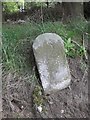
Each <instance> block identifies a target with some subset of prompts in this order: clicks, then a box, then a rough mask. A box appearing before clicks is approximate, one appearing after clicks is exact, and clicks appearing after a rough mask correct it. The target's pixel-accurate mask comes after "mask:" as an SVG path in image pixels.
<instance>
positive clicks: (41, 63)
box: [33, 33, 71, 94]
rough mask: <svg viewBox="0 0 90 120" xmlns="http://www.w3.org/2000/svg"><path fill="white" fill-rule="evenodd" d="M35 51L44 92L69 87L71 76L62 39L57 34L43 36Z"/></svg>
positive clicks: (37, 40)
mask: <svg viewBox="0 0 90 120" xmlns="http://www.w3.org/2000/svg"><path fill="white" fill-rule="evenodd" d="M33 51H34V56H35V59H36V63H37V68H38V71H39V74H40V79H41V82H42V86H43V89H44V92H45V93H46V94H50V93H52V92H55V91H58V90H62V89H64V88H66V87H68V85H69V84H70V81H71V75H70V70H69V66H68V62H67V59H66V55H65V50H64V44H63V40H62V38H61V37H60V36H59V35H57V34H55V33H44V34H41V35H39V36H38V37H37V38H36V39H35V41H34V43H33Z"/></svg>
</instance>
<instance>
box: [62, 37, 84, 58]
mask: <svg viewBox="0 0 90 120" xmlns="http://www.w3.org/2000/svg"><path fill="white" fill-rule="evenodd" d="M64 46H65V53H66V55H67V56H70V57H75V56H78V55H79V56H83V55H85V53H86V49H85V47H84V46H83V45H79V44H77V43H76V42H73V41H72V39H71V38H68V39H67V40H65V41H64Z"/></svg>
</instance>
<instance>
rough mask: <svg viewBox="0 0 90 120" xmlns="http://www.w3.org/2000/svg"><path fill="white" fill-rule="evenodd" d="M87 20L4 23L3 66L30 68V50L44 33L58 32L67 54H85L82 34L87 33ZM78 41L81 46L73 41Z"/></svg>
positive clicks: (20, 68) (16, 68) (13, 68)
mask: <svg viewBox="0 0 90 120" xmlns="http://www.w3.org/2000/svg"><path fill="white" fill-rule="evenodd" d="M86 26H87V22H86V21H78V22H76V23H75V22H72V24H71V23H69V24H67V25H64V24H63V23H61V22H45V23H43V24H41V23H40V24H37V23H33V22H31V23H25V24H3V26H2V34H3V39H2V42H3V45H2V60H3V68H4V69H6V70H7V69H8V70H16V71H21V70H24V71H26V70H30V69H31V66H32V65H31V64H32V63H30V62H29V61H28V62H27V57H28V60H30V59H31V57H30V54H31V53H29V51H30V46H31V45H32V42H33V41H34V39H35V38H36V37H37V36H38V35H39V34H42V33H46V32H52V33H57V34H58V35H60V36H61V37H62V39H63V40H64V45H65V52H66V55H67V56H70V57H75V56H76V55H80V56H82V55H84V52H85V48H84V46H83V45H82V36H83V34H84V33H87V32H88V31H87V27H86ZM73 40H74V41H76V42H77V43H78V44H79V45H80V47H77V46H76V44H75V43H73V42H72V41H73Z"/></svg>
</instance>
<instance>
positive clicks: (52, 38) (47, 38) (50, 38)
mask: <svg viewBox="0 0 90 120" xmlns="http://www.w3.org/2000/svg"><path fill="white" fill-rule="evenodd" d="M44 42H46V43H47V44H49V43H58V42H59V43H61V44H63V40H62V38H61V37H60V36H59V35H57V34H56V33H43V34H41V35H39V36H38V37H37V38H36V39H35V41H34V43H33V48H34V49H37V48H38V47H39V46H43V43H44Z"/></svg>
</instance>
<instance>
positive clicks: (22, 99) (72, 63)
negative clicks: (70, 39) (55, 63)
mask: <svg viewBox="0 0 90 120" xmlns="http://www.w3.org/2000/svg"><path fill="white" fill-rule="evenodd" d="M68 63H69V67H70V71H71V76H72V81H71V84H70V86H69V87H68V88H66V89H64V90H61V91H58V92H57V93H53V94H51V95H48V96H46V97H45V96H44V94H43V93H42V94H43V95H42V97H43V98H42V99H44V98H45V99H44V100H43V108H44V109H43V110H42V111H41V112H40V111H39V110H38V109H37V107H36V105H35V104H37V103H35V102H34V97H33V94H34V91H35V86H36V83H35V84H34V82H33V81H32V82H31V80H32V79H33V77H32V75H29V76H28V75H26V74H23V75H17V74H16V73H10V72H8V73H7V74H3V81H2V83H3V91H2V93H3V98H2V100H3V114H2V116H3V118H88V117H89V116H90V113H89V109H88V107H89V104H88V69H87V66H85V65H86V64H85V63H84V61H83V62H81V60H80V58H68ZM38 92H39V91H38Z"/></svg>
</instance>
